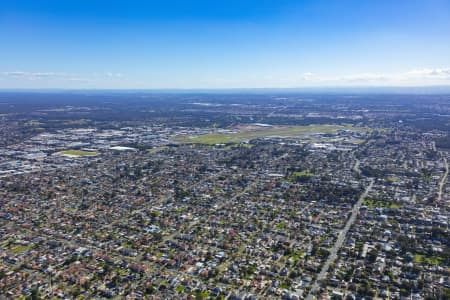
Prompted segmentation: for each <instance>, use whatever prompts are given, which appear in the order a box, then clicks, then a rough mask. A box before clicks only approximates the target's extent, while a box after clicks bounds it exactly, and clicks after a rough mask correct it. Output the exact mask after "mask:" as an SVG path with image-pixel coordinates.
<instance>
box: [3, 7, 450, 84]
mask: <svg viewBox="0 0 450 300" xmlns="http://www.w3.org/2000/svg"><path fill="white" fill-rule="evenodd" d="M449 28H450V2H449V1H444V0H427V1H412V0H399V1H389V0H381V1H349V0H341V1H337V0H336V1H333V0H328V1H325V0H315V1H313V0H310V1H301V0H297V1H293V0H285V1H280V0H278V1H269V0H258V1H257V0H248V1H238V0H227V1H206V0H199V1H105V0H93V1H84V2H82V1H75V0H68V1H51V0H41V1H31V0H24V1H9V0H7V1H5V3H2V4H1V6H0V44H1V45H2V50H1V55H0V88H2V89H16V88H33V89H35V88H68V89H77V88H83V89H89V88H92V89H95V88H100V89H103V88H104V89H116V88H118V89H196V88H205V89H225V88H304V87H313V88H317V87H352V86H356V87H358V86H364V87H367V86H369V87H370V86H382V87H389V86H434V85H439V86H448V85H450V54H449V53H450V34H449V30H448V29H449Z"/></svg>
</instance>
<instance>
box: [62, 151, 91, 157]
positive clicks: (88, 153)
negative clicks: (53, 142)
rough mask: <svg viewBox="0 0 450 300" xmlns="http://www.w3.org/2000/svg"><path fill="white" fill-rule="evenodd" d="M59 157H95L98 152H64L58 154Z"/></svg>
mask: <svg viewBox="0 0 450 300" xmlns="http://www.w3.org/2000/svg"><path fill="white" fill-rule="evenodd" d="M58 154H59V155H69V156H97V155H98V152H93V151H81V150H64V151H60V152H58Z"/></svg>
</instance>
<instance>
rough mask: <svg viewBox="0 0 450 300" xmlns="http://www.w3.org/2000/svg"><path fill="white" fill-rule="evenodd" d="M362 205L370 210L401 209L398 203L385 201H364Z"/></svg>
mask: <svg viewBox="0 0 450 300" xmlns="http://www.w3.org/2000/svg"><path fill="white" fill-rule="evenodd" d="M362 205H364V206H367V207H368V208H370V209H374V208H391V209H399V208H400V204H398V203H396V202H389V201H383V200H374V199H369V198H367V199H364V201H363V203H362Z"/></svg>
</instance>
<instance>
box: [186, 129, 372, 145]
mask: <svg viewBox="0 0 450 300" xmlns="http://www.w3.org/2000/svg"><path fill="white" fill-rule="evenodd" d="M343 129H349V130H358V131H367V129H366V128H358V127H351V126H339V125H314V126H285V127H268V128H263V129H259V130H254V131H243V132H236V133H210V134H205V135H200V136H195V137H182V138H179V139H178V141H179V142H186V143H198V144H209V145H212V144H228V143H241V142H245V141H249V140H252V139H256V138H264V137H272V136H274V137H275V136H276V137H301V136H306V135H310V134H314V133H329V134H334V133H336V132H337V131H338V130H343Z"/></svg>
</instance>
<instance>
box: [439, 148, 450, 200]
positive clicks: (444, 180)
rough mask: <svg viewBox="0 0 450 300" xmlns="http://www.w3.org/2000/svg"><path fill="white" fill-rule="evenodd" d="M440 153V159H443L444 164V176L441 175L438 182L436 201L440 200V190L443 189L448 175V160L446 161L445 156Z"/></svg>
mask: <svg viewBox="0 0 450 300" xmlns="http://www.w3.org/2000/svg"><path fill="white" fill-rule="evenodd" d="M441 154H442V159H443V160H444V165H445V173H444V176H442V178H441V181H440V182H439V189H438V198H437V200H438V201H441V200H442V190H443V189H444V186H445V183H446V181H447V177H448V162H447V158H446V157H445V154H444V153H441Z"/></svg>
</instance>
